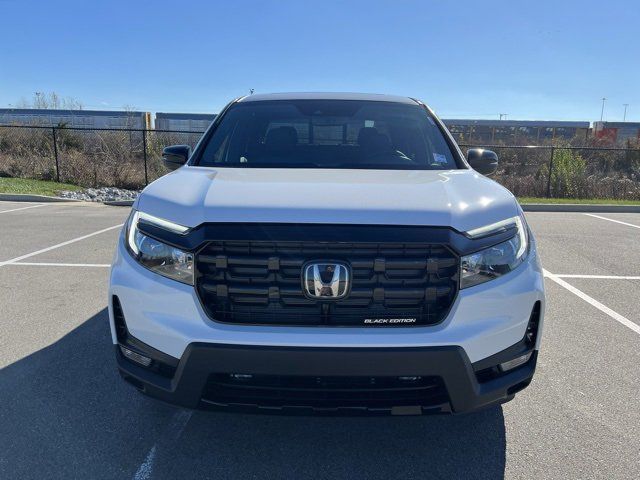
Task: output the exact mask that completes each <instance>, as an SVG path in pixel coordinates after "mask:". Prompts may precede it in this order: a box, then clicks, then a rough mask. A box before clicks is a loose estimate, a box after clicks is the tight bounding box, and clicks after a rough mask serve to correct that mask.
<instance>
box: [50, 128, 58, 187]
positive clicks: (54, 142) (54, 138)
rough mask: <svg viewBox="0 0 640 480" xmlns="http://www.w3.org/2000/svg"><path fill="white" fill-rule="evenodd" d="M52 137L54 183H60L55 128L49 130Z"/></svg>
mask: <svg viewBox="0 0 640 480" xmlns="http://www.w3.org/2000/svg"><path fill="white" fill-rule="evenodd" d="M51 133H52V135H53V156H54V158H55V160H56V181H58V182H60V164H59V163H58V141H57V139H56V127H52V128H51Z"/></svg>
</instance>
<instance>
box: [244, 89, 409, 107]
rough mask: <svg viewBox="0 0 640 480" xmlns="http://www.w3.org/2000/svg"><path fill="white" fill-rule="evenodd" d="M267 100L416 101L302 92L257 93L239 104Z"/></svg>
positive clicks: (384, 96) (400, 98)
mask: <svg viewBox="0 0 640 480" xmlns="http://www.w3.org/2000/svg"><path fill="white" fill-rule="evenodd" d="M269 100H360V101H373V102H393V103H407V104H412V105H415V104H416V101H415V100H413V99H411V98H409V97H400V96H396V95H382V94H376V93H338V92H304V93H258V94H254V95H248V96H246V97H243V98H241V99H240V100H239V101H240V102H243V103H244V102H265V101H269Z"/></svg>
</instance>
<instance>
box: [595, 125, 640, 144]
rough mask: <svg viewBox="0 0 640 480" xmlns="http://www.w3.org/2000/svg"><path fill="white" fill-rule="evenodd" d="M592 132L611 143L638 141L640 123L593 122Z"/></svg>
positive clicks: (639, 137) (639, 138)
mask: <svg viewBox="0 0 640 480" xmlns="http://www.w3.org/2000/svg"><path fill="white" fill-rule="evenodd" d="M593 132H594V134H595V136H596V137H597V138H606V139H608V140H610V141H611V142H612V143H624V142H626V141H627V140H640V122H593Z"/></svg>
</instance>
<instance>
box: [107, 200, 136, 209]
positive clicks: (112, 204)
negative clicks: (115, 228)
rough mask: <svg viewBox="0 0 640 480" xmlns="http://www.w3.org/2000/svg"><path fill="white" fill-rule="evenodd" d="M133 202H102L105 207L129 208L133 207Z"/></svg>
mask: <svg viewBox="0 0 640 480" xmlns="http://www.w3.org/2000/svg"><path fill="white" fill-rule="evenodd" d="M134 201H135V200H111V201H110V200H107V201H106V202H102V203H104V204H105V205H109V206H110V207H130V206H131V205H133V202H134Z"/></svg>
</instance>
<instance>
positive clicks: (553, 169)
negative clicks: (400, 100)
mask: <svg viewBox="0 0 640 480" xmlns="http://www.w3.org/2000/svg"><path fill="white" fill-rule="evenodd" d="M460 147H461V148H462V149H463V151H465V152H466V150H468V149H469V148H486V149H489V150H493V151H495V152H496V153H497V154H498V158H499V163H498V171H497V172H496V173H495V174H494V175H493V176H492V178H493V179H494V180H496V181H497V182H499V183H501V184H502V185H504V186H505V187H506V188H508V189H509V190H510V191H511V192H513V194H514V195H516V196H518V197H547V198H603V199H616V200H640V149H633V148H614V147H611V148H607V147H573V146H561V145H544V146H540V145H527V146H503V145H486V146H479V145H467V144H461V145H460Z"/></svg>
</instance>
